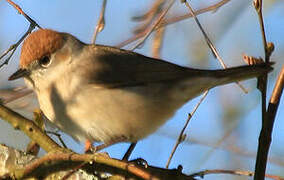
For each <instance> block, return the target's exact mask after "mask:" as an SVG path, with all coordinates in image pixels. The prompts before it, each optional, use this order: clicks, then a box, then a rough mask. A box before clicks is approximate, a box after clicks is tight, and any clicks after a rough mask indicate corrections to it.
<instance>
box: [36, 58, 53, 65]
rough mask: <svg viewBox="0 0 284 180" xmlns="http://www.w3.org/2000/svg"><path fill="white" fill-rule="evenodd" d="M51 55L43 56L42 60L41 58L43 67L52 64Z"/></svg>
mask: <svg viewBox="0 0 284 180" xmlns="http://www.w3.org/2000/svg"><path fill="white" fill-rule="evenodd" d="M50 62H51V61H50V57H49V56H43V57H42V58H41V59H40V60H39V65H40V66H42V67H47V66H49V65H50Z"/></svg>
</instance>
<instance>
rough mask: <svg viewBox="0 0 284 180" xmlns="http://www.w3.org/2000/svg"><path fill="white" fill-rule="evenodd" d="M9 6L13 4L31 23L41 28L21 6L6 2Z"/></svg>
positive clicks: (8, 0)
mask: <svg viewBox="0 0 284 180" xmlns="http://www.w3.org/2000/svg"><path fill="white" fill-rule="evenodd" d="M6 1H7V2H8V3H9V4H11V5H12V6H13V7H14V8H15V9H16V10H17V11H18V12H19V13H20V14H21V15H23V16H24V17H25V18H26V19H27V20H28V21H29V22H30V24H32V25H33V26H35V27H38V28H41V27H40V26H39V25H38V24H37V23H36V22H35V21H34V20H33V19H32V18H31V17H30V16H28V15H27V14H26V13H25V12H24V11H23V10H22V9H21V7H20V6H19V5H17V4H16V3H14V2H13V1H11V0H6Z"/></svg>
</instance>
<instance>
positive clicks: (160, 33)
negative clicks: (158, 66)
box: [152, 27, 166, 58]
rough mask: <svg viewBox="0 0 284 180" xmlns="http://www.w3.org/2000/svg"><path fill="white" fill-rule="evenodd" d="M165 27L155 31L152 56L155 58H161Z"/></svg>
mask: <svg viewBox="0 0 284 180" xmlns="http://www.w3.org/2000/svg"><path fill="white" fill-rule="evenodd" d="M165 29H166V28H165V27H163V28H159V29H157V30H156V31H155V34H154V38H153V43H152V54H153V57H154V58H160V53H161V48H162V44H163V39H164V34H165Z"/></svg>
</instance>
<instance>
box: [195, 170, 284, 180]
mask: <svg viewBox="0 0 284 180" xmlns="http://www.w3.org/2000/svg"><path fill="white" fill-rule="evenodd" d="M208 174H231V175H238V176H249V177H252V176H253V175H254V173H253V172H251V171H240V170H224V169H212V170H204V171H200V172H197V173H194V174H191V175H190V177H198V176H199V177H201V178H203V177H204V176H205V175H208ZM265 177H267V178H270V179H275V180H284V178H282V177H280V176H275V175H271V174H265Z"/></svg>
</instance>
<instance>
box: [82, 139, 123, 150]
mask: <svg viewBox="0 0 284 180" xmlns="http://www.w3.org/2000/svg"><path fill="white" fill-rule="evenodd" d="M127 140H128V138H127V137H125V136H119V137H116V138H113V139H111V140H110V141H107V142H105V143H103V144H100V145H98V146H93V145H92V142H91V141H90V140H86V142H85V152H92V153H95V152H98V151H100V150H102V149H104V148H107V147H109V146H111V145H113V144H116V143H119V142H123V141H127Z"/></svg>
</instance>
